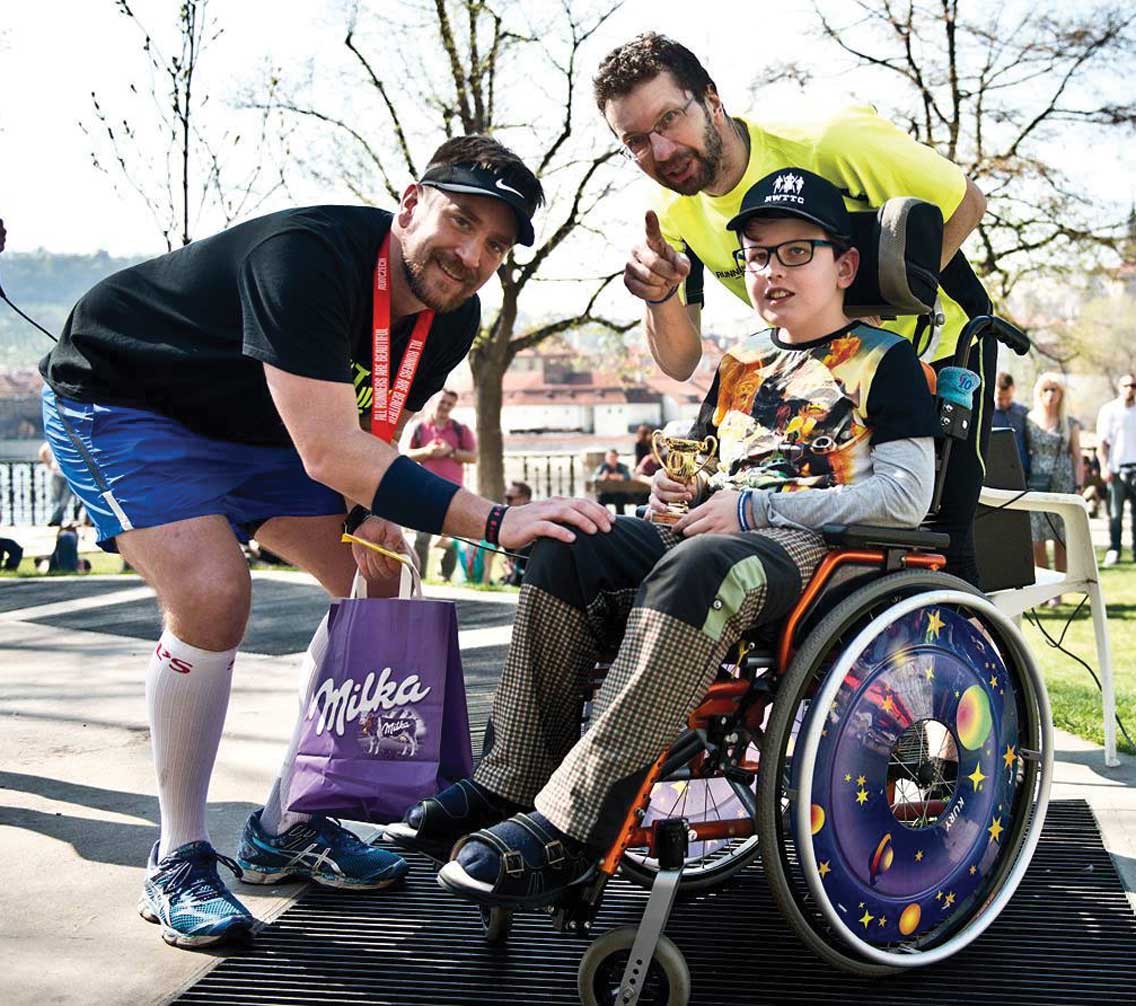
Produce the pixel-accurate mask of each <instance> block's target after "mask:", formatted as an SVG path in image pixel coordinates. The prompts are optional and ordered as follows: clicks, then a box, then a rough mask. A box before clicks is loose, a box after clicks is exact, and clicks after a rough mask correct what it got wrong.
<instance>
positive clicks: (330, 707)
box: [285, 566, 473, 822]
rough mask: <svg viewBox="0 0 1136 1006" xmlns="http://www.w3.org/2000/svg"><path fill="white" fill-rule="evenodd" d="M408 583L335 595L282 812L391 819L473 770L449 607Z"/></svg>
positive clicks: (455, 633) (414, 581)
mask: <svg viewBox="0 0 1136 1006" xmlns="http://www.w3.org/2000/svg"><path fill="white" fill-rule="evenodd" d="M411 569H413V567H412V566H411ZM408 580H409V581H410V582H411V583H412V585H413V588H414V591H413V592H414V593H415V594H417V596H409V597H408V596H400V597H397V598H354V597H352V598H346V599H344V600H341V601H335V602H334V603H333V604H332V605H331V609H330V611H329V612H328V615H327V630H326V644H325V646H324V647H322V649H323V652H322V653H320V652H319V650H320V649H321V647H320V645H319V644H320V643H321V642H322V640H321V638H320V637H321V633H320V632H319V631H317V633H316V637H315V638H314V639H313V641H312V643H313V646H312V649H310V650H309V656H311V657H313V658H314V659H315V660H316V661H317V663H318V669H317V671H316V675H317V676H316V679H315V681H314V683H313V686H312V688H311V689H310V690H309V693H308V694H309V697H308V701H307V708H306V709H305V710H304V711H303V716H304V723H303V728H302V733H301V736H300V740H299V743H298V746H297V749H296V757H295V762H294V768H293V771H292V777H291V784H290V786H289V787H288V793H287V794H286V801H285V805H286V806H287V808H288V809H289V810H292V811H297V812H300V813H308V814H314V813H319V814H329V815H332V816H336V817H345V818H350V819H352V820H362V821H375V822H388V821H396V820H399V819H400V818H401V817H402V815H403V813H404V812H405V810H406V808H407V807H409V806H410V805H411V804H413V803H416V802H417V801H418V800H421V799H423V798H425V797H428V796H432V795H434V794H435V793H436V792H437V791H438V790H439V789H441V788H443V787H445V786H446V785H448V784H449V783H450V782H452V781H454V780H457V779H460V778H462V777H464V776H467V775H470V774H471V773H472V771H473V752H472V750H471V747H470V739H469V717H468V713H467V710H466V701H465V682H464V680H463V677H462V666H461V654H460V652H459V650H458V626H457V611H456V608H455V606H454V603H453V602H452V601H439V600H427V599H423V598H422V597H421V588H420V587H418V583H417V573H416V572H414V575H413V577H408V576H404V578H403V587H404V589H403V590H400V594H402V595H405V594H407V593H409V591H407V590H406V589H405V587H406V584H407V581H408Z"/></svg>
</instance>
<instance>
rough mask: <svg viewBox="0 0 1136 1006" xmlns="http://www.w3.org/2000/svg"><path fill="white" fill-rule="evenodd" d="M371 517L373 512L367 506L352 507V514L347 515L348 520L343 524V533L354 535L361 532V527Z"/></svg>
mask: <svg viewBox="0 0 1136 1006" xmlns="http://www.w3.org/2000/svg"><path fill="white" fill-rule="evenodd" d="M370 516H371V511H370V510H368V509H367V508H366V507H365V506H354V507H352V508H351V512H350V513H349V514H348V515H347V520H345V521H344V522H343V533H344V534H354V533H355V532H356V531H358V530H359V525H360V524H362V523H363V521H365V520H366V519H367V518H368V517H370Z"/></svg>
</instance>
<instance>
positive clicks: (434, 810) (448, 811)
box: [383, 779, 519, 863]
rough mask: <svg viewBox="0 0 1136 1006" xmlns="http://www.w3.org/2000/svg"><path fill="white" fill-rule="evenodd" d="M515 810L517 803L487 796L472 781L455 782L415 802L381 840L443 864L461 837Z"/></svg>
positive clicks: (494, 822) (388, 827)
mask: <svg viewBox="0 0 1136 1006" xmlns="http://www.w3.org/2000/svg"><path fill="white" fill-rule="evenodd" d="M518 809H519V807H518V805H517V804H515V803H513V802H512V801H510V800H506V799H505V798H504V797H499V796H497V795H496V794H495V793H490V792H489V790H487V789H485V787H484V786H481V785H479V784H478V783H476V782H474V781H473V780H472V779H459V780H458V781H457V782H455V783H454V784H453V785H452V786H448V787H447V788H446V789H444V790H442V792H441V793H439V794H438V795H437V796H432V797H429V798H427V799H425V800H421V801H419V802H418V803H416V804H415V805H414V806H413V807H411V808H410V810H408V811H407V812H406V815H405V816H404V817H403V819H402V820H401V821H399V822H397V823H395V824H388V825H387V826H386V828H385V829H384V831H383V838H384V839H386V840H387V841H388V842H391V843H393V844H394V845H397V846H400V847H401V848H403V849H412V850H414V851H415V852H421V853H424V854H425V855H427V856H429V857H430V858H431V859H433V860H435V861H436V862H439V863H445V862H448V861H449V859H450V857H451V850H452V849H453V847H454V843H455V842H456V841H457V840H458V839H459V838H461V837H462V836H463V835H468V834H469V833H470V832H471V831H476V830H477V829H478V828H484V827H485V826H486V825H490V824H496V823H497V822H498V821H501V820H504V819H505V818H507V817H508V816H509V815H510V814H513V813H515V812H516V811H517V810H518Z"/></svg>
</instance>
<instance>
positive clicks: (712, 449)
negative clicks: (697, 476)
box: [698, 437, 718, 472]
mask: <svg viewBox="0 0 1136 1006" xmlns="http://www.w3.org/2000/svg"><path fill="white" fill-rule="evenodd" d="M699 451H701V453H703V454H705V455H706V459H705V460H704V461H703V462H702V464H701V466H700V467H699V469H698V471H700V472H706V471H709V470H710V466H711V465H712V464H713V463H714V462H715V460H716V458H715V455H716V454H717V453H718V438H717V437H707V438H706V439H705V440H703V441H702V443H701V444H699Z"/></svg>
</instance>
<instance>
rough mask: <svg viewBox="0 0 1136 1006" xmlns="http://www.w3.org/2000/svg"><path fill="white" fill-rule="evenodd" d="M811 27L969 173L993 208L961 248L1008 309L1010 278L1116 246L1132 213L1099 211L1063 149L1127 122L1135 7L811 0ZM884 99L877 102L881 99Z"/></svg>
mask: <svg viewBox="0 0 1136 1006" xmlns="http://www.w3.org/2000/svg"><path fill="white" fill-rule="evenodd" d="M815 9H816V13H817V16H818V19H819V23H820V31H821V34H822V36H823V37H824V38H826V39H828V40H829V41H830V42H831V43H832V45H833V46H834V47H836V48H839V49H840V50H843V52H844V53H845V54H847V55H848V56H850V57H851V58H852V59H853V60H854V61H855V63H856V64H858V65H859V66H861V67H864V68H867V69H868V70H869V71H873V72H874V74H875V77H876V79H877V81H882V82H886V83H887V84H888V85H890V86H888V87H887V88H886V89H885V88H877V89H873V90H872V91H871V92H870V93H871V94H873V95H876V94H879V95H881V96H882V95H887V101H886V104H887V105H888V106H889V108H888V112H889V113H890V114H891V115H893V116H894V117H895V118H896V121H904V122H906V124H907V126H908V128H909V130H910V132H911V133H912V135H913V136H915V137H916V138H917V139H919V140H920V141H922V142H924V143H927V144H929V145H930V146H932V147H934V148H936V149H937V150H938V151H939V152H940V153H942V154H943V155H944V156H945V157H947V158H949V159H951V160H952V161H954V162H955V163H957V164H958V165H959V166H960V167H961V168H962V169H963V170H964V171H965V172H966V174H967V175H968V176H969V177H971V178H973V179H975V180H976V181H977V183H978V185H979V187H980V188H981V189H982V190H983V192H984V193H985V194H986V196H987V199H988V201H989V209H988V212H987V214H986V216H985V218H984V219H983V221H982V222H981V224H980V225H979V227H978V232H977V239H976V240H975V241H974V243H973V244H972V245H971V246H969V250H970V252H971V253H972V256H973V258H972V261H973V264H974V266H975V269H976V271H977V272H978V273H979V275H980V276H982V277H983V278H984V279H985V280H986V281H987V284H988V286H990V287H991V294H992V296H994V297H995V299H997V300H999V301H1004V300H1005V298H1006V296H1007V295H1008V294H1009V293H1010V291H1011V290H1012V289H1013V287H1014V285H1015V284H1016V283H1017V282H1018V280H1019V279H1020V278H1021V277H1022V276H1024V275H1026V274H1033V275H1036V274H1038V273H1039V272H1044V271H1045V270H1051V271H1053V272H1058V273H1059V272H1061V271H1063V270H1068V268H1069V265H1070V261H1071V259H1072V260H1073V261H1075V262H1076V263H1077V264H1080V265H1083V266H1084V267H1085V268H1091V267H1093V266H1094V265H1095V264H1097V263H1098V262H1099V261H1100V257H1099V256H1100V253H1101V252H1102V251H1107V250H1110V249H1115V248H1116V247H1117V245H1118V242H1119V241H1120V239H1121V237H1122V228H1121V225H1122V224H1123V221H1124V215H1123V214H1124V210H1126V209H1127V207H1121V206H1119V205H1118V206H1112V207H1109V206H1103V207H1102V206H1101V204H1100V201H1099V200H1098V199H1094V198H1093V197H1092V196H1091V195H1090V194H1089V193H1087V192H1085V191H1083V189H1082V188H1081V187H1080V185H1079V184H1078V182H1077V180H1076V179H1075V178H1070V177H1069V176H1068V175H1067V174H1066V172H1065V171H1064V170H1062V167H1061V166H1060V165H1059V163H1058V160H1059V153H1058V151H1059V149H1060V148H1062V147H1064V148H1066V149H1067V148H1068V146H1069V144H1083V145H1084V146H1085V148H1086V149H1091V145H1092V143H1093V142H1101V141H1103V140H1106V139H1108V138H1115V139H1116V140H1119V139H1120V137H1121V135H1122V133H1123V132H1125V131H1128V132H1130V131H1131V129H1132V127H1133V125H1134V124H1136V103H1134V102H1133V101H1132V100H1131V95H1132V89H1131V84H1130V80H1129V79H1128V78H1129V77H1130V75H1131V71H1132V66H1133V62H1132V57H1133V55H1134V54H1136V32H1134V30H1133V26H1134V24H1136V8H1133V7H1132V5H1131V3H1128V2H1123V3H1105V4H1101V5H1099V6H1097V7H1095V8H1093V9H1084V8H1079V9H1078V8H1072V9H1071V8H1064V7H1061V8H1059V7H1058V6H1057V5H1056V4H1046V3H1042V4H1038V5H1036V6H1033V5H1030V6H1026V7H1022V6H1020V5H1014V6H1009V5H1002V4H981V5H979V4H977V3H966V2H960V0H930V2H924V3H915V2H914V0H908V2H898V0H882V2H879V0H876V2H868V0H854V2H853V3H851V4H847V3H842V4H840V5H839V6H837V5H835V4H832V3H829V2H827V0H815ZM884 103H885V102H880V104H884Z"/></svg>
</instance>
